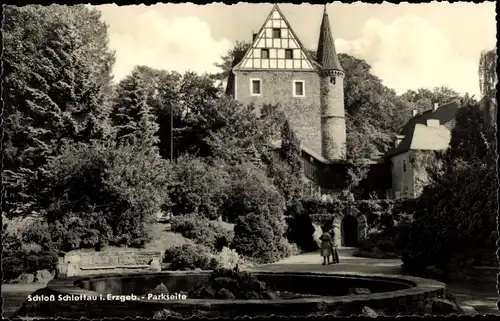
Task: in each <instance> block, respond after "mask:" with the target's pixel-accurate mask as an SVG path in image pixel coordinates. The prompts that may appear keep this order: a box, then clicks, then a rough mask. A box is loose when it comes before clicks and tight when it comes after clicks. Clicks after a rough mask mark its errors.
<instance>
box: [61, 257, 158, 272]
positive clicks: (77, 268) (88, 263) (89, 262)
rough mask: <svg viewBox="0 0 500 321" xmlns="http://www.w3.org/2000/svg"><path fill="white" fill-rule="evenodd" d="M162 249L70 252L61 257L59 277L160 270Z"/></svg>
mask: <svg viewBox="0 0 500 321" xmlns="http://www.w3.org/2000/svg"><path fill="white" fill-rule="evenodd" d="M162 258H163V253H162V252H160V251H115V252H69V253H66V254H65V255H64V257H60V258H59V263H58V266H57V272H58V277H72V276H83V275H97V274H109V273H134V272H160V271H161V262H162Z"/></svg>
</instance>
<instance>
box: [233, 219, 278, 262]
mask: <svg viewBox="0 0 500 321" xmlns="http://www.w3.org/2000/svg"><path fill="white" fill-rule="evenodd" d="M234 234H235V237H234V248H235V249H236V251H237V252H238V253H240V254H242V255H244V256H248V257H250V258H253V259H255V260H256V261H257V262H259V263H271V262H276V261H278V260H279V259H280V258H281V254H280V249H279V242H280V240H279V238H278V241H276V238H277V237H276V235H275V234H274V232H273V228H272V227H271V225H270V224H269V222H268V220H266V219H265V218H262V217H261V216H258V215H256V214H248V215H247V216H240V217H238V221H237V222H236V225H235V227H234Z"/></svg>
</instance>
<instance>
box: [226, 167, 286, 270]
mask: <svg viewBox="0 0 500 321" xmlns="http://www.w3.org/2000/svg"><path fill="white" fill-rule="evenodd" d="M232 177H233V183H232V187H231V190H230V194H229V195H228V201H227V202H226V206H225V213H226V216H231V217H233V218H236V225H235V227H234V240H233V248H234V249H236V251H237V252H238V253H240V254H241V255H244V256H248V257H251V258H254V259H256V260H257V261H259V262H262V263H267V262H274V261H277V260H278V259H279V258H280V257H281V254H280V249H279V243H280V242H281V239H282V238H283V235H284V233H285V228H286V223H285V220H284V216H283V208H284V199H283V197H282V196H281V194H280V193H279V192H278V191H277V190H276V188H275V187H274V186H273V185H272V184H270V182H269V180H268V178H267V177H266V176H265V173H264V172H263V171H262V170H260V169H257V168H255V167H253V166H249V165H246V164H243V165H240V166H236V167H234V168H233V171H232ZM229 213H230V214H229Z"/></svg>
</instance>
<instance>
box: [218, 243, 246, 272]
mask: <svg viewBox="0 0 500 321" xmlns="http://www.w3.org/2000/svg"><path fill="white" fill-rule="evenodd" d="M215 260H216V261H217V268H225V269H232V268H234V267H235V266H236V264H239V263H241V259H240V256H239V254H238V253H237V252H236V251H235V250H232V249H230V248H228V247H224V248H223V249H222V251H220V252H219V253H218V254H217V255H216V256H215Z"/></svg>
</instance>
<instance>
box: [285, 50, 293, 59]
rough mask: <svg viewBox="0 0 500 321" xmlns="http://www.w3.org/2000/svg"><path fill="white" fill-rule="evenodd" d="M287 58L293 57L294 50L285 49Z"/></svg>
mask: <svg viewBox="0 0 500 321" xmlns="http://www.w3.org/2000/svg"><path fill="white" fill-rule="evenodd" d="M285 59H293V50H292V49H285Z"/></svg>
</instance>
